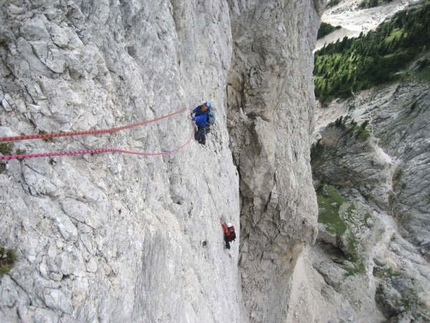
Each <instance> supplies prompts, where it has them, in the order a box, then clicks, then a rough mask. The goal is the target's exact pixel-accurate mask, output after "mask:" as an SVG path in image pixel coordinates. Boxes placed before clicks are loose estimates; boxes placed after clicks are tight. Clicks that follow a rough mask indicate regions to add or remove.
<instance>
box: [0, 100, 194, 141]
mask: <svg viewBox="0 0 430 323" xmlns="http://www.w3.org/2000/svg"><path fill="white" fill-rule="evenodd" d="M185 110H186V108H183V109H180V110H178V111H175V112H172V113H170V114H166V115H165V116H162V117H159V118H155V119H151V120H146V121H142V122H138V123H134V124H130V125H127V126H122V127H117V128H110V129H101V130H84V131H75V132H61V133H44V134H37V135H23V136H11V137H1V138H0V142H6V141H19V140H30V139H49V138H55V137H72V136H83V135H96V134H99V133H112V132H117V131H120V130H125V129H130V128H134V127H139V126H143V125H145V124H148V123H152V122H156V121H159V120H162V119H166V118H169V117H171V116H174V115H175V114H179V113H181V112H184V111H185Z"/></svg>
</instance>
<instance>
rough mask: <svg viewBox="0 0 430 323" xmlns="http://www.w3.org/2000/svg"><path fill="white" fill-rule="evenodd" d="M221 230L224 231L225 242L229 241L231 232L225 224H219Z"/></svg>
mask: <svg viewBox="0 0 430 323" xmlns="http://www.w3.org/2000/svg"><path fill="white" fill-rule="evenodd" d="M221 226H222V229H223V230H224V233H225V238H226V239H227V240H229V238H230V235H231V232H230V231H229V230H228V228H227V226H226V225H225V223H221Z"/></svg>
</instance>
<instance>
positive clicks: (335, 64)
mask: <svg viewBox="0 0 430 323" xmlns="http://www.w3.org/2000/svg"><path fill="white" fill-rule="evenodd" d="M324 28H327V27H326V26H325V27H324ZM429 46H430V2H429V1H426V3H425V4H424V5H423V6H421V7H419V8H413V9H409V10H405V11H402V12H398V13H397V14H396V15H394V16H393V18H392V19H390V20H389V21H386V22H384V23H382V24H381V25H380V26H379V27H378V28H377V29H376V30H375V31H370V32H369V33H368V34H366V35H364V34H363V33H361V34H360V36H359V37H358V38H347V37H344V38H343V39H342V40H339V41H337V42H336V43H332V44H329V45H327V46H324V47H323V48H322V49H320V50H318V51H316V52H315V56H314V60H315V67H314V82H315V96H316V97H317V99H319V100H320V102H322V103H324V102H327V101H328V100H330V99H333V98H337V97H349V96H351V95H352V94H353V93H354V92H358V91H360V90H364V89H368V88H370V87H373V86H375V85H378V84H382V83H386V82H390V81H394V80H397V79H398V78H399V77H400V73H399V72H400V71H401V70H403V69H405V68H406V67H407V66H408V64H410V63H411V62H412V61H413V60H414V59H416V58H417V57H418V56H419V55H421V54H422V53H423V52H428V51H429Z"/></svg>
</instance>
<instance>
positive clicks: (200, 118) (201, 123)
mask: <svg viewBox="0 0 430 323" xmlns="http://www.w3.org/2000/svg"><path fill="white" fill-rule="evenodd" d="M200 108H201V105H199V106H198V107H197V108H194V110H193V113H195V116H194V117H193V118H192V119H191V120H193V121H195V122H196V124H197V127H199V128H203V127H206V125H207V121H208V111H209V110H208V111H205V112H202V111H201V110H200Z"/></svg>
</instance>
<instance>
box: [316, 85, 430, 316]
mask: <svg viewBox="0 0 430 323" xmlns="http://www.w3.org/2000/svg"><path fill="white" fill-rule="evenodd" d="M429 95H430V88H429V84H428V83H426V82H417V81H409V82H404V83H400V84H394V85H390V86H385V87H378V88H375V89H372V90H369V91H364V92H362V93H360V94H358V95H357V96H356V97H355V98H353V99H348V100H344V101H339V102H333V104H332V105H330V107H329V108H328V109H327V110H324V109H321V110H319V114H321V116H320V118H319V121H320V123H319V124H318V126H319V129H320V136H317V138H318V137H319V139H318V144H316V145H315V146H314V149H313V154H312V165H313V171H314V176H315V179H317V180H318V182H319V183H317V186H318V185H327V184H330V185H332V187H335V188H336V190H337V192H338V194H339V196H341V198H342V202H341V206H340V207H339V211H338V215H339V220H338V222H336V223H334V222H332V223H330V221H333V220H327V218H324V213H325V212H326V211H327V209H329V207H327V209H324V208H321V207H320V222H322V223H320V234H319V236H318V242H317V244H316V246H315V248H312V252H311V257H310V258H311V261H312V262H313V267H314V268H315V270H317V271H318V272H319V273H320V274H321V275H322V276H323V277H324V279H325V281H326V283H327V284H328V285H329V286H331V287H333V288H334V289H335V291H336V293H338V294H340V295H342V296H343V297H345V298H346V299H347V300H348V301H349V303H350V304H351V309H352V313H353V314H354V315H355V317H356V320H357V321H360V320H365V321H369V322H380V321H385V320H387V321H389V322H412V321H413V322H428V320H429V318H430V294H429V293H428V288H429V286H430V266H429V263H428V262H429V250H428V245H427V244H426V243H425V241H426V237H428V234H429V232H428V230H427V229H428V221H429V218H430V214H429V213H428V210H429V208H428V199H426V198H425V196H427V195H428V194H429V178H428V172H426V171H425V170H424V169H427V168H428V158H427V155H428V153H429V150H428V138H430V133H429V129H428V127H427V124H428V122H427V120H429V116H428V106H429V102H430V101H429V98H430V97H429ZM323 115H326V116H325V117H324V116H323ZM333 115H335V119H336V120H337V121H336V122H333V123H331V124H328V125H327V123H326V121H324V120H328V119H330V117H329V116H333ZM340 116H342V120H343V121H342V122H340V120H341V119H340ZM332 119H333V117H332ZM345 120H347V121H346V122H345ZM353 120H355V121H354V122H353ZM333 121H334V120H333ZM351 122H353V124H351ZM364 122H366V123H368V125H367V126H365V127H363V125H364ZM360 128H361V130H360ZM363 128H365V129H363ZM363 133H366V134H367V135H368V136H369V137H366V136H363ZM360 134H361V135H360ZM323 183H324V184H323ZM320 187H321V186H320ZM325 187H326V186H325ZM317 193H318V199H319V200H320V199H321V200H322V199H324V197H325V198H328V197H327V193H324V189H321V188H319V189H317ZM324 194H326V195H324ZM333 196H334V195H333V193H332V197H333ZM337 201H339V197H337ZM338 203H339V202H338ZM320 206H321V205H320ZM321 214H323V217H322V215H321ZM324 219H325V220H324ZM339 221H341V222H342V223H343V224H344V228H345V231H344V232H340V231H337V232H336V233H333V230H332V228H334V227H335V225H337V226H339ZM333 235H334V237H333ZM345 271H346V272H345ZM363 286H365V287H364V288H363ZM332 300H333V301H334V302H335V299H334V298H332ZM333 301H330V302H329V303H333Z"/></svg>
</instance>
